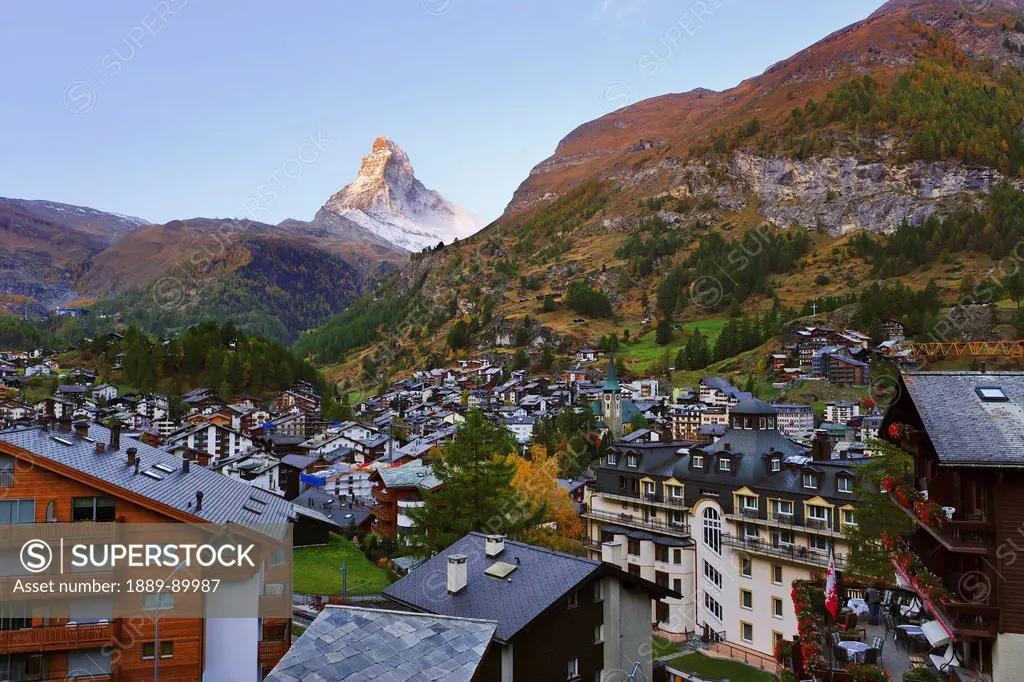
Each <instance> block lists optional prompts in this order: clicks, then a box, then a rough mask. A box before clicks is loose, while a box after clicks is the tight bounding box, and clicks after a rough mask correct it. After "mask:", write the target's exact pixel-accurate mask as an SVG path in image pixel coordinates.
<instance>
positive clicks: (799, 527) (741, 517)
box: [725, 514, 843, 538]
mask: <svg viewBox="0 0 1024 682" xmlns="http://www.w3.org/2000/svg"><path fill="white" fill-rule="evenodd" d="M725 518H726V519H728V520H730V521H738V522H740V523H756V524H758V525H760V526H764V527H766V528H785V529H787V530H792V531H796V532H798V533H817V534H820V535H828V536H830V537H835V538H839V537H843V531H841V530H835V528H834V527H833V525H832V523H831V522H830V521H827V520H826V521H825V522H824V523H822V522H820V521H818V522H816V521H815V520H814V519H810V518H808V519H806V520H804V521H802V522H801V521H797V518H796V516H795V515H793V514H775V515H770V516H769V517H768V518H767V519H764V518H761V517H760V516H757V515H756V514H755V515H752V516H748V515H746V514H726V515H725Z"/></svg>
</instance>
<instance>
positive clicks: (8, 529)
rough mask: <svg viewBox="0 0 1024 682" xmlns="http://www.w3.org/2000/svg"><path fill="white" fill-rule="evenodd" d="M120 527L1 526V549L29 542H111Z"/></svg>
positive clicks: (96, 524) (102, 524)
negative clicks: (38, 540) (80, 540)
mask: <svg viewBox="0 0 1024 682" xmlns="http://www.w3.org/2000/svg"><path fill="white" fill-rule="evenodd" d="M118 530H119V527H118V525H117V523H116V522H114V521H79V522H77V523H11V524H5V525H0V547H2V546H4V545H7V546H11V545H12V544H14V545H16V546H20V545H21V544H23V543H24V542H25V541H27V540H34V539H40V540H60V539H64V540H74V539H83V540H84V539H91V540H104V539H105V540H111V539H113V538H114V537H115V535H116V534H117V532H118Z"/></svg>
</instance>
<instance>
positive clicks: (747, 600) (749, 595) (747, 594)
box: [740, 590, 754, 611]
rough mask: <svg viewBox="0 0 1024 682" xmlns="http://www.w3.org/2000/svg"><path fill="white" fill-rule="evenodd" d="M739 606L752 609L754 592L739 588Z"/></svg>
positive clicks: (748, 609)
mask: <svg viewBox="0 0 1024 682" xmlns="http://www.w3.org/2000/svg"><path fill="white" fill-rule="evenodd" d="M740 608H743V609H746V610H747V611H752V610H753V609H754V593H753V592H751V591H750V590H740Z"/></svg>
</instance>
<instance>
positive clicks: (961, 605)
mask: <svg viewBox="0 0 1024 682" xmlns="http://www.w3.org/2000/svg"><path fill="white" fill-rule="evenodd" d="M893 569H894V570H895V571H896V574H897V575H898V576H899V577H901V578H903V581H904V582H905V583H906V584H907V585H908V586H909V587H908V589H910V590H913V591H914V593H916V594H917V596H918V597H919V598H920V600H921V603H922V604H924V607H925V608H926V609H928V611H929V612H931V614H932V616H934V617H935V620H937V621H939V623H941V624H942V626H943V627H944V628H945V629H946V631H947V632H950V633H953V634H954V635H955V636H956V637H957V638H958V639H959V638H962V637H974V638H981V639H994V638H995V637H998V635H999V626H1000V621H1001V619H1002V609H1001V608H1000V607H998V606H994V605H992V604H988V603H972V602H962V601H950V602H948V603H946V604H942V603H937V602H934V601H932V600H931V599H929V598H928V596H927V595H926V594H925V593H924V592H923V591H922V590H919V589H918V588H917V586H916V585H914V584H913V582H912V581H911V580H910V578H909V576H907V575H906V574H905V573H904V572H903V570H902V569H900V567H899V566H897V565H896V564H895V563H894V564H893Z"/></svg>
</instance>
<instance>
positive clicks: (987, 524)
mask: <svg viewBox="0 0 1024 682" xmlns="http://www.w3.org/2000/svg"><path fill="white" fill-rule="evenodd" d="M890 497H891V499H892V502H893V504H895V505H896V506H897V507H898V508H899V509H901V510H902V511H903V513H904V514H906V515H907V516H909V517H910V518H911V519H912V520H913V521H914V523H916V524H917V526H918V527H919V528H923V529H924V530H926V531H927V532H928V534H929V535H931V536H932V537H933V538H935V539H936V540H937V541H938V543H939V544H940V545H942V546H943V547H945V548H946V549H948V550H949V551H950V552H954V553H956V554H976V555H980V556H986V555H988V554H989V553H990V552H991V549H990V544H991V541H992V539H994V538H995V534H996V524H995V523H993V522H991V521H967V520H958V519H943V521H942V522H941V524H940V525H939V526H938V527H935V526H930V525H928V524H926V523H925V522H924V521H923V520H921V518H920V517H919V516H918V515H917V514H915V513H914V510H913V509H908V508H907V507H904V506H903V505H901V504H900V503H899V501H897V500H896V498H895V497H892V496H890Z"/></svg>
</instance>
